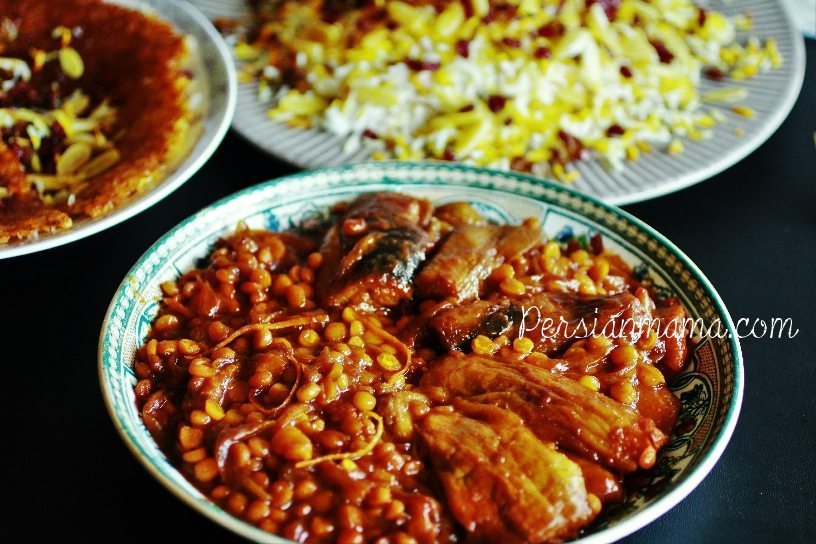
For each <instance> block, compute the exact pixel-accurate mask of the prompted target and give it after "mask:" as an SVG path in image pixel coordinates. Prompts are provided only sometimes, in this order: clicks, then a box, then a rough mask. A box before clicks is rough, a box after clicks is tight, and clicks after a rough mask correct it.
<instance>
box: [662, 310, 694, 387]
mask: <svg viewBox="0 0 816 544" xmlns="http://www.w3.org/2000/svg"><path fill="white" fill-rule="evenodd" d="M655 314H656V315H657V318H658V320H659V323H660V330H659V332H660V334H659V338H660V339H661V340H662V341H663V344H664V347H665V352H666V354H665V355H664V356H663V359H662V360H661V361H660V362H662V363H663V364H664V365H666V367H667V368H669V369H671V370H672V371H674V372H678V371H680V370H681V369H682V368H683V364H684V363H685V362H686V358H687V357H688V343H687V331H686V321H685V320H686V317H688V315H687V314H686V310H685V309H684V308H683V305H682V304H679V303H677V304H672V305H670V306H666V307H664V308H657V309H656V310H655Z"/></svg>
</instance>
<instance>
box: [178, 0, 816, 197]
mask: <svg viewBox="0 0 816 544" xmlns="http://www.w3.org/2000/svg"><path fill="white" fill-rule="evenodd" d="M193 2H194V3H195V4H196V5H197V6H198V7H200V8H201V10H202V11H203V12H204V13H205V14H206V15H208V16H209V17H211V18H215V17H220V16H226V17H242V16H244V15H246V13H247V2H246V0H193ZM701 3H702V4H705V5H708V6H710V7H711V8H712V9H716V10H717V11H721V12H723V13H726V14H729V15H735V14H738V13H746V12H750V13H751V14H752V16H753V21H754V28H753V29H752V30H751V31H750V34H751V35H755V36H757V37H759V38H763V39H764V38H768V37H772V36H773V37H774V38H776V40H777V43H778V46H779V51H780V53H781V54H782V57H783V58H784V62H785V63H784V66H782V67H781V68H780V69H778V70H772V71H770V72H768V73H765V74H760V75H759V76H757V77H756V78H754V79H752V80H749V81H739V82H736V83H735V82H729V81H728V80H725V81H722V82H719V83H718V82H712V81H708V80H705V81H703V83H702V88H703V91H705V90H708V89H710V88H714V87H718V86H719V87H724V86H733V85H739V86H742V87H745V88H747V89H748V91H749V96H748V98H747V99H745V100H742V101H741V102H740V103H741V104H744V105H746V106H749V107H751V108H753V109H754V110H755V111H756V112H757V114H756V117H754V118H753V119H745V118H742V117H739V116H737V115H735V114H734V113H732V112H731V111H730V110H729V107H728V106H723V105H716V104H710V105H711V106H714V107H718V108H721V109H722V110H723V113H724V114H725V115H726V116H727V117H728V121H727V122H726V123H721V124H719V125H718V126H717V127H715V128H714V129H713V135H712V136H713V137H712V138H711V139H710V140H705V141H697V142H695V141H691V140H684V141H683V143H684V145H685V151H684V152H683V153H681V154H680V155H669V154H666V153H663V152H657V151H656V152H654V153H651V154H648V155H642V156H641V158H640V159H639V160H638V161H636V162H633V163H627V165H626V167H625V169H624V170H623V171H620V172H614V171H609V170H607V169H605V168H604V167H603V166H601V164H600V163H599V162H597V161H595V160H590V161H588V162H585V163H579V164H577V167H578V170H579V171H580V172H581V177H580V178H579V180H578V181H576V182H575V183H574V184H573V187H574V188H575V189H577V190H579V191H582V192H585V193H587V194H590V195H592V196H594V197H597V198H600V199H602V200H604V201H606V202H608V203H611V204H630V203H632V202H639V201H641V200H646V199H649V198H654V197H656V196H660V195H664V194H666V193H671V192H674V191H677V190H680V189H682V188H684V187H688V186H689V185H692V184H694V183H699V182H700V181H703V180H705V179H707V178H709V177H711V176H713V175H715V174H717V173H719V172H722V171H723V170H725V169H726V168H728V167H730V166H732V165H733V164H735V163H736V162H738V161H739V160H741V159H742V158H744V157H745V156H746V155H748V154H749V153H751V152H752V151H753V150H755V149H756V148H757V147H759V146H760V145H761V144H762V143H763V142H765V140H767V139H768V138H769V137H770V136H771V134H773V132H774V131H775V130H776V129H777V128H779V125H781V124H782V121H784V119H785V117H787V115H788V113H790V110H791V109H792V108H793V104H794V102H796V97H797V96H798V95H799V90H800V89H801V87H802V80H803V78H804V73H805V51H804V45H803V43H802V42H803V40H802V36H801V34H799V32H798V31H797V30H796V27H795V25H794V24H793V23H792V22H791V19H790V17H789V16H788V14H787V13H786V11H785V9H784V8H783V7H782V5H781V4H780V2H779V0H742V1H739V2H735V1H730V2H729V1H723V0H711V1H708V2H705V1H704V2H701ZM267 109H268V107H267V106H266V105H264V104H261V103H260V102H259V101H258V99H257V85H256V84H242V85H239V89H238V108H237V111H236V115H235V121H234V124H233V126H234V127H235V129H236V130H237V131H238V132H239V133H240V134H241V135H243V136H244V137H245V138H246V139H247V140H249V141H250V142H252V143H254V144H255V145H257V146H258V147H260V148H261V149H263V150H264V151H267V152H268V153H271V154H272V155H274V156H276V157H278V158H280V159H283V160H285V161H287V162H290V163H292V164H295V165H297V166H300V167H302V168H318V167H323V166H334V165H338V164H346V163H351V162H359V161H363V160H367V159H368V154H367V152H366V151H364V150H363V151H359V152H357V153H354V154H351V155H346V154H343V152H342V142H341V140H340V139H339V138H336V137H334V136H332V135H330V134H328V133H326V132H322V131H319V130H316V129H298V128H291V127H288V126H286V125H285V124H283V123H279V122H272V121H270V120H269V119H268V117H267V115H266V110H267ZM736 127H742V128H743V129H744V131H745V132H744V135H743V136H737V135H736V134H735V132H734V130H735V128H736Z"/></svg>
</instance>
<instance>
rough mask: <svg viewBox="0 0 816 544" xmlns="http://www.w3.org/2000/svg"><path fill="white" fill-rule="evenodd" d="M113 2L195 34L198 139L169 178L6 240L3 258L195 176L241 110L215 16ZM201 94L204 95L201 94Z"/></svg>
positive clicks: (112, 216)
mask: <svg viewBox="0 0 816 544" xmlns="http://www.w3.org/2000/svg"><path fill="white" fill-rule="evenodd" d="M106 1H107V2H108V3H112V4H118V5H122V6H124V7H127V8H131V9H137V10H143V11H144V12H146V13H149V14H153V15H155V16H156V17H158V18H160V19H162V20H164V21H167V22H169V23H171V24H172V26H173V27H174V29H175V30H176V31H177V32H178V33H179V34H182V35H186V36H190V37H191V38H192V41H193V43H194V44H195V49H194V50H193V51H192V59H191V61H192V66H191V68H192V70H191V71H192V72H193V74H194V84H195V91H194V92H193V93H190V94H191V101H192V100H196V101H197V103H198V104H200V105H194V104H192V103H191V104H190V108H191V111H193V112H194V113H195V118H194V124H193V126H192V127H191V134H195V135H196V136H194V138H195V142H194V143H193V144H192V145H190V151H189V152H188V154H187V156H186V157H184V158H183V160H181V162H180V163H179V164H178V165H177V166H176V167H175V169H174V170H172V172H171V173H170V174H169V175H168V176H167V177H165V178H164V179H163V180H161V181H159V182H158V183H156V184H154V185H153V186H152V187H151V188H149V189H148V190H146V191H144V192H141V193H139V194H137V195H135V196H133V197H131V198H130V199H128V200H127V201H126V202H125V203H123V204H122V205H120V206H117V207H116V208H115V209H114V210H113V211H112V212H111V213H109V214H107V215H104V216H102V217H99V218H97V219H80V220H75V221H74V226H73V227H72V228H70V229H68V230H65V231H61V232H58V233H55V234H50V235H42V236H40V237H39V238H37V239H34V240H26V241H20V242H13V243H10V244H6V245H0V259H3V258H7V257H14V256H17V255H24V254H26V253H32V252H35V251H42V250H44V249H49V248H52V247H56V246H61V245H63V244H67V243H69V242H73V241H75V240H79V239H81V238H84V237H86V236H90V235H92V234H95V233H97V232H100V231H102V230H105V229H107V228H109V227H112V226H114V225H116V224H118V223H121V222H122V221H125V220H126V219H129V218H130V217H133V216H134V215H136V214H137V213H139V212H141V211H143V210H145V209H147V208H149V207H150V206H153V205H154V204H156V203H157V202H159V201H160V200H161V199H163V198H164V197H166V196H167V195H169V194H170V193H171V192H173V191H174V190H175V189H177V188H178V187H179V186H180V185H181V184H183V183H184V182H185V181H187V180H188V179H190V177H191V176H192V175H193V174H194V173H195V172H196V171H198V169H199V168H201V166H202V165H203V164H204V163H205V162H206V161H207V159H208V158H209V157H210V156H211V155H212V153H213V152H214V151H215V149H216V148H217V147H218V145H219V144H220V143H221V140H222V139H223V138H224V135H225V134H226V132H227V129H228V128H229V125H230V122H231V121H232V117H233V115H234V113H235V104H236V96H237V85H236V77H235V67H234V63H233V61H232V58H231V55H230V52H229V50H228V48H227V45H226V44H225V43H224V40H223V39H222V38H221V36H220V35H219V33H218V31H217V30H215V28H214V27H213V26H212V24H211V23H210V21H209V20H208V19H207V18H206V17H205V16H204V15H202V14H201V12H199V11H198V10H197V9H196V8H195V7H193V6H192V5H190V4H189V3H188V2H184V1H182V2H175V1H173V0H106ZM196 95H198V96H197V97H196Z"/></svg>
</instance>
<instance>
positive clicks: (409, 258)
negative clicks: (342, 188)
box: [316, 193, 435, 309]
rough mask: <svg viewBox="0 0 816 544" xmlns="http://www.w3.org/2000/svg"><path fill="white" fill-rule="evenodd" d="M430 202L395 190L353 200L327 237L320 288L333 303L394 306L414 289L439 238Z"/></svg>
mask: <svg viewBox="0 0 816 544" xmlns="http://www.w3.org/2000/svg"><path fill="white" fill-rule="evenodd" d="M430 208H431V205H430V203H429V202H428V201H426V200H420V199H416V198H413V197H409V196H406V195H400V194H396V193H369V194H365V195H362V196H360V197H359V198H358V199H357V200H355V201H354V202H352V203H351V205H350V206H349V208H348V210H347V211H346V213H345V214H344V215H343V217H342V218H341V219H340V221H339V222H338V224H336V225H334V226H333V227H331V228H330V229H329V231H328V233H327V234H326V237H325V239H324V241H323V247H322V248H321V252H322V253H323V265H322V266H321V268H320V273H319V274H318V277H317V283H316V287H317V293H318V295H319V296H320V298H321V299H322V300H323V301H324V303H325V304H327V305H328V306H331V307H338V306H344V305H347V304H351V305H354V306H360V307H365V308H367V309H377V308H389V307H393V306H396V305H397V304H399V303H400V302H402V301H405V300H408V299H410V298H411V296H412V294H413V286H412V284H413V278H414V274H415V273H416V271H417V268H419V265H420V264H421V263H422V262H423V261H424V260H425V253H426V252H427V251H428V249H430V247H431V246H432V245H433V243H434V242H435V237H434V235H433V234H431V232H432V229H431V231H429V230H426V227H427V226H428V220H429V217H430Z"/></svg>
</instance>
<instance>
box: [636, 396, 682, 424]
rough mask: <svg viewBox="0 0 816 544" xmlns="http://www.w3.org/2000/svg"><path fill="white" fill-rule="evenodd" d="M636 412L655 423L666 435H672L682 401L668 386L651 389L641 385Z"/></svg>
mask: <svg viewBox="0 0 816 544" xmlns="http://www.w3.org/2000/svg"><path fill="white" fill-rule="evenodd" d="M635 410H637V412H638V413H639V414H640V415H642V416H644V417H648V418H649V419H651V420H653V421H654V422H655V425H656V426H657V428H658V429H660V430H661V431H662V432H663V433H665V434H667V435H668V434H671V432H672V429H673V428H674V424H675V423H676V422H677V416H678V415H679V414H680V399H678V398H677V397H676V396H675V395H674V393H672V392H671V390H670V389H669V388H668V386H667V385H666V384H662V385H659V386H655V387H651V386H648V385H643V384H641V385H640V386H639V387H638V401H637V404H636V405H635Z"/></svg>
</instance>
